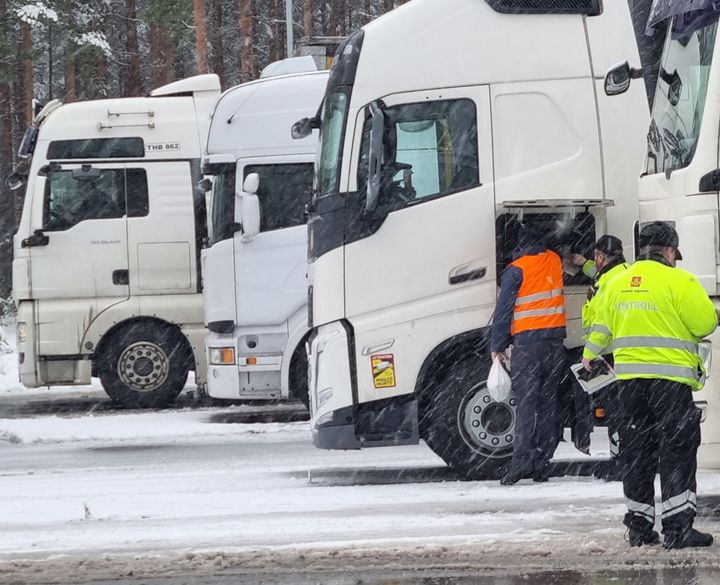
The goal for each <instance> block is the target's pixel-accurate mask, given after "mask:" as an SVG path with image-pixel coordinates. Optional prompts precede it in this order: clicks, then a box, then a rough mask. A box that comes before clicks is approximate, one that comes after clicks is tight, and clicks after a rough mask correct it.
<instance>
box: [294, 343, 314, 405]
mask: <svg viewBox="0 0 720 585" xmlns="http://www.w3.org/2000/svg"><path fill="white" fill-rule="evenodd" d="M290 396H292V397H293V398H297V399H298V400H299V401H300V402H302V403H303V404H304V405H305V408H307V409H310V388H309V385H308V360H307V354H306V353H305V342H304V341H303V342H302V343H301V344H300V345H298V346H297V349H295V352H294V353H293V356H292V358H291V359H290Z"/></svg>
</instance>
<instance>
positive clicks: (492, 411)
mask: <svg viewBox="0 0 720 585" xmlns="http://www.w3.org/2000/svg"><path fill="white" fill-rule="evenodd" d="M489 370H490V363H489V359H485V358H484V356H474V355H473V357H472V359H467V358H466V359H465V360H464V361H463V362H460V363H458V364H456V365H453V366H451V367H450V368H449V369H448V371H447V372H446V373H445V375H444V376H442V378H441V379H440V380H439V382H438V384H437V385H436V386H435V388H434V391H433V393H432V396H425V397H424V399H423V400H421V409H422V414H421V417H422V421H421V429H422V431H421V432H422V438H423V439H424V440H425V442H426V443H427V445H428V446H429V447H430V448H431V449H432V450H433V451H434V452H435V453H436V454H437V455H438V456H440V457H441V458H442V459H443V460H444V461H445V462H446V463H447V464H448V465H449V466H450V467H452V468H453V469H455V470H456V471H457V472H458V473H460V474H461V475H462V476H463V477H466V478H468V479H496V478H498V477H500V475H501V474H502V472H503V469H504V467H505V465H506V464H507V463H508V462H509V461H510V456H511V455H512V447H513V442H514V438H515V434H514V430H515V412H516V407H517V403H516V400H515V398H514V397H513V396H512V395H511V396H510V397H509V398H508V399H507V400H505V401H502V402H496V401H495V400H494V399H493V398H492V396H490V393H489V392H488V389H487V386H486V380H487V375H488V372H489Z"/></svg>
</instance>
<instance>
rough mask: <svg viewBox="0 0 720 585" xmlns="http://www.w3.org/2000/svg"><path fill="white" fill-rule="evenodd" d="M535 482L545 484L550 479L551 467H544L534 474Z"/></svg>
mask: <svg viewBox="0 0 720 585" xmlns="http://www.w3.org/2000/svg"><path fill="white" fill-rule="evenodd" d="M532 478H533V481H535V482H538V483H544V482H546V481H547V480H548V479H550V466H549V465H544V466H542V467H540V468H538V469H536V470H535V471H534V472H533V476H532Z"/></svg>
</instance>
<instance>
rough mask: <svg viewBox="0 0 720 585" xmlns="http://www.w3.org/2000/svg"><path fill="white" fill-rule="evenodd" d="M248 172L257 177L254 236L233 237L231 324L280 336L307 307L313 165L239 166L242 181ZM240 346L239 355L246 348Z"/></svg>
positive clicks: (286, 160)
mask: <svg viewBox="0 0 720 585" xmlns="http://www.w3.org/2000/svg"><path fill="white" fill-rule="evenodd" d="M250 173H257V174H258V175H259V177H260V187H259V189H258V193H257V196H258V198H259V203H260V233H259V234H258V235H257V236H255V237H254V238H253V239H252V240H251V241H249V242H243V240H242V234H241V233H240V232H237V233H236V234H235V235H234V239H233V246H234V256H235V279H236V283H235V290H236V295H235V298H236V303H237V319H238V320H237V323H238V325H240V326H248V325H249V326H264V327H266V328H267V327H268V326H277V327H279V329H278V332H282V333H284V335H285V336H286V335H287V334H288V329H287V324H286V323H287V320H288V319H289V318H290V317H292V315H293V314H295V313H297V312H298V311H299V310H300V309H302V307H303V306H304V305H305V304H306V303H307V218H306V217H305V202H306V198H307V197H308V195H309V192H310V190H311V189H312V182H313V163H312V162H310V161H309V160H308V158H307V157H302V156H285V157H283V158H282V159H273V158H270V157H268V158H264V159H263V162H262V163H251V164H245V165H244V167H243V168H242V176H243V180H244V179H245V178H246V177H247V176H248V175H249V174H250ZM240 343H241V345H240V348H239V351H240V352H242V351H243V349H247V348H244V347H243V345H242V340H241V341H240ZM282 345H283V346H284V340H283V344H282ZM258 349H260V348H259V347H258ZM281 349H282V347H276V348H275V350H276V351H277V350H281Z"/></svg>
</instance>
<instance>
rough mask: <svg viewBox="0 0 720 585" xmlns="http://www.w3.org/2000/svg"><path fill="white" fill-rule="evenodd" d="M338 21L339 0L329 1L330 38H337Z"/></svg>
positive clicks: (328, 32)
mask: <svg viewBox="0 0 720 585" xmlns="http://www.w3.org/2000/svg"><path fill="white" fill-rule="evenodd" d="M339 20H340V0H330V16H329V18H328V31H327V34H328V36H330V37H334V36H337V35H338V34H339V33H338V21H339Z"/></svg>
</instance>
